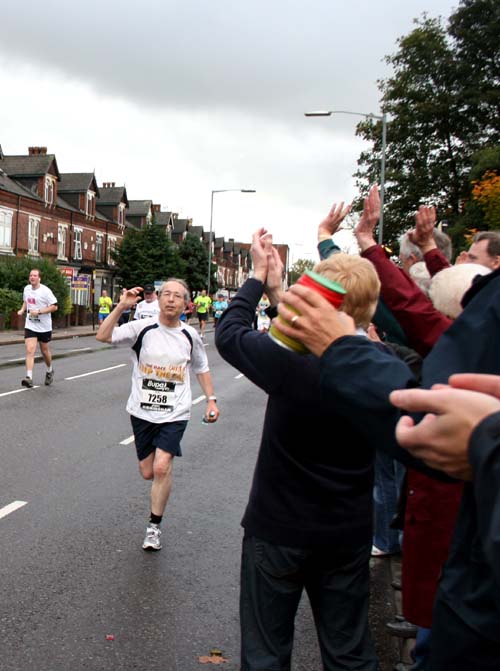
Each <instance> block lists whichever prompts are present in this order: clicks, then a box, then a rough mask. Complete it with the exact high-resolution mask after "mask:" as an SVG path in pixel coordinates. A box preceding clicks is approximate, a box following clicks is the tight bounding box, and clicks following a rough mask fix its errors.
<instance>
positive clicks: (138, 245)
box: [113, 224, 184, 288]
mask: <svg viewBox="0 0 500 671" xmlns="http://www.w3.org/2000/svg"><path fill="white" fill-rule="evenodd" d="M113 259H114V260H115V262H116V270H117V274H118V275H119V276H120V278H121V280H122V284H123V286H124V287H127V288H128V287H136V286H139V287H142V286H144V284H146V283H148V282H151V283H152V282H154V281H155V280H166V279H167V278H168V277H183V276H184V264H183V262H182V260H181V259H180V257H179V253H178V251H177V248H176V247H175V245H174V244H173V243H172V241H171V240H170V238H169V237H168V236H167V234H166V232H165V229H164V228H163V226H158V225H156V224H152V225H151V226H147V227H146V228H143V229H140V230H136V229H128V230H127V232H126V233H125V235H124V237H123V240H122V242H121V244H120V247H119V248H118V249H117V250H116V251H115V252H114V253H113Z"/></svg>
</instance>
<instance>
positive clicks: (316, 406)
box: [215, 279, 374, 548]
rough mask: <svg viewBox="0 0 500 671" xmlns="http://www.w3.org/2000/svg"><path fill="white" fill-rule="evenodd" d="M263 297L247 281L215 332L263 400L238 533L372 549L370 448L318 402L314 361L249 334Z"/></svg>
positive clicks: (291, 543) (354, 425) (354, 423)
mask: <svg viewBox="0 0 500 671" xmlns="http://www.w3.org/2000/svg"><path fill="white" fill-rule="evenodd" d="M262 290H263V286H262V283H261V282H259V281H258V280H255V279H250V280H247V282H246V283H245V284H244V286H243V287H242V288H241V289H240V291H239V292H238V294H237V295H236V297H235V298H234V299H233V300H232V301H231V303H230V305H229V307H228V308H227V310H225V312H224V313H223V315H222V317H221V318H220V320H219V323H218V324H217V329H216V332H215V338H216V345H217V349H218V350H219V352H220V354H221V355H222V356H223V357H224V359H226V361H228V362H229V363H230V364H232V365H233V366H234V367H235V368H237V369H238V370H239V371H241V372H242V373H243V374H244V375H245V376H246V377H247V378H248V379H249V380H251V381H252V382H253V383H254V384H256V385H257V386H259V387H260V388H261V389H263V390H264V391H265V392H266V393H267V394H268V396H269V398H268V402H267V408H266V414H265V419H264V427H263V432H262V439H261V444H260V450H259V455H258V458H257V464H256V467H255V472H254V478H253V483H252V488H251V491H250V499H249V502H248V506H247V509H246V511H245V515H244V517H243V521H242V525H243V527H244V528H245V533H246V534H247V535H254V536H256V537H258V538H261V539H263V540H266V541H268V542H272V543H276V544H277V545H286V546H298V547H314V546H330V545H337V546H338V547H346V546H347V547H356V548H359V546H360V544H371V534H372V485H373V457H374V451H373V448H372V447H371V446H370V445H369V444H368V441H367V440H366V439H365V438H363V437H362V436H361V433H360V431H359V428H358V426H357V421H356V420H353V421H350V420H341V419H340V417H339V416H338V414H337V413H336V412H335V409H334V408H332V407H331V403H330V400H329V399H325V398H323V397H322V395H321V389H320V372H319V359H318V358H317V357H315V356H313V355H308V356H301V355H299V354H296V353H295V352H290V351H289V350H287V349H285V348H283V347H282V346H280V345H278V344H276V343H275V342H274V341H273V340H272V339H271V337H270V336H269V335H268V334H267V333H259V332H257V331H254V330H253V329H252V322H253V318H254V314H255V307H256V305H257V303H258V301H259V299H260V297H261V294H262Z"/></svg>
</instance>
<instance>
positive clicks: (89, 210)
mask: <svg viewBox="0 0 500 671" xmlns="http://www.w3.org/2000/svg"><path fill="white" fill-rule="evenodd" d="M94 206H95V192H94V191H87V201H86V204H85V214H86V215H87V217H93V216H94V214H95V207H94Z"/></svg>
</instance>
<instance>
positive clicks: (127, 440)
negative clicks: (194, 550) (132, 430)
mask: <svg viewBox="0 0 500 671" xmlns="http://www.w3.org/2000/svg"><path fill="white" fill-rule="evenodd" d="M133 442H134V436H133V435H132V436H129V437H128V438H125V440H121V441H120V445H130V443H133Z"/></svg>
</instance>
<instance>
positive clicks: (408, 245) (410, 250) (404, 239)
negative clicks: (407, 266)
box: [399, 233, 424, 261]
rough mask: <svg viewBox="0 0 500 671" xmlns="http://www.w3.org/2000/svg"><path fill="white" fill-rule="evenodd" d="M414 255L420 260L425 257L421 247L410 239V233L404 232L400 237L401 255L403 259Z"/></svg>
mask: <svg viewBox="0 0 500 671" xmlns="http://www.w3.org/2000/svg"><path fill="white" fill-rule="evenodd" d="M412 255H413V256H414V257H415V258H416V259H417V260H418V261H422V259H423V258H424V256H423V254H422V252H421V251H420V247H417V245H414V244H413V242H412V241H411V240H410V237H409V235H408V233H404V234H403V235H402V236H401V237H400V238H399V256H400V257H401V258H402V259H407V258H408V257H410V256H412Z"/></svg>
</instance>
